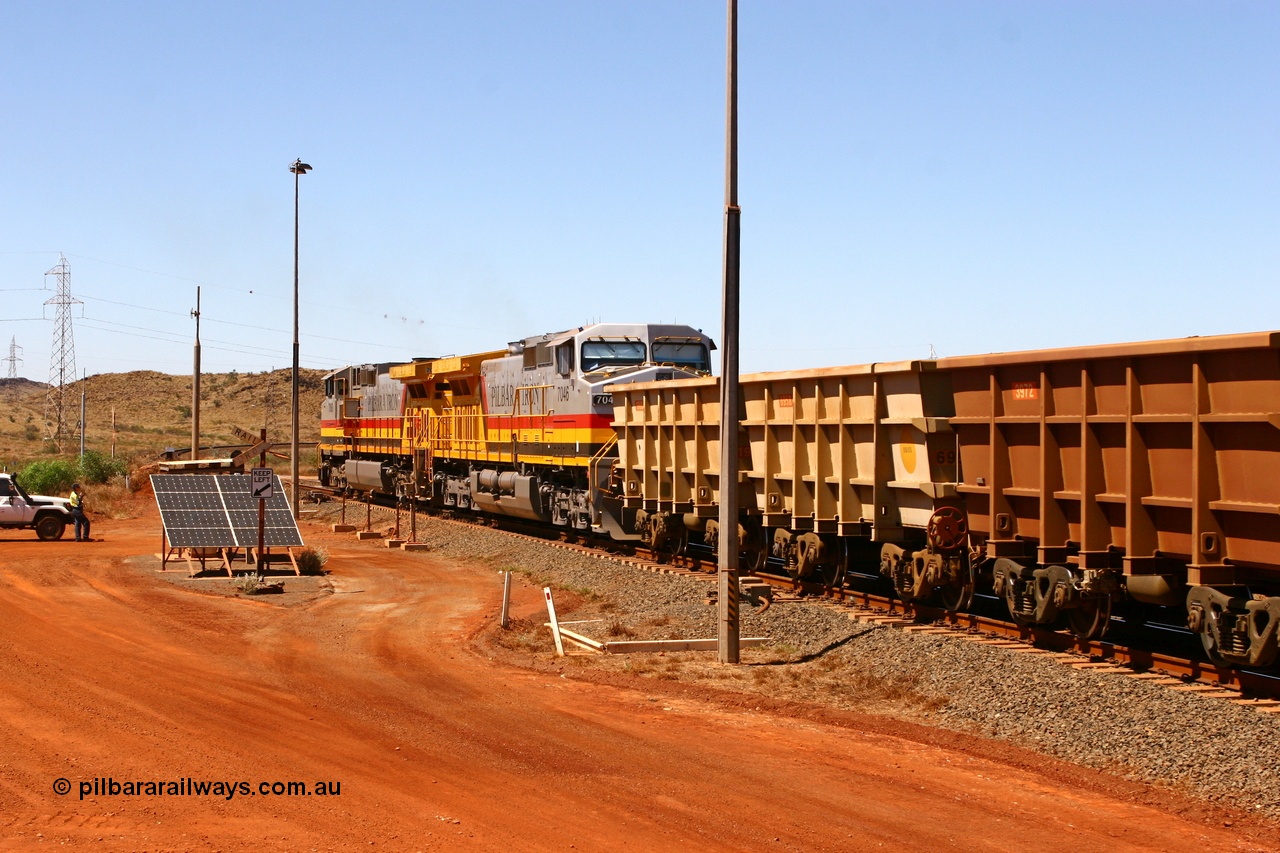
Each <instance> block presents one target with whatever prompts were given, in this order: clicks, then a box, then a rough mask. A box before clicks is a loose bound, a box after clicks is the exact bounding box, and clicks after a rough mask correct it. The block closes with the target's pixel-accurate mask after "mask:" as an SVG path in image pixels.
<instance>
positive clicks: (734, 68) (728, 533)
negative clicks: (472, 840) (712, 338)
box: [717, 0, 742, 663]
mask: <svg viewBox="0 0 1280 853" xmlns="http://www.w3.org/2000/svg"><path fill="white" fill-rule="evenodd" d="M728 3H729V9H728V19H729V21H728V24H729V26H728V30H729V32H728V61H727V63H726V69H725V77H726V86H725V89H726V92H725V174H724V196H725V201H724V288H723V297H722V298H723V309H722V310H723V317H722V320H723V326H722V328H721V331H720V519H719V521H720V531H719V551H720V553H719V566H718V568H719V578H718V579H719V582H720V588H719V595H718V597H717V600H718V601H719V611H720V613H719V622H720V631H719V638H718V639H719V643H718V645H719V652H720V662H721V663H738V646H739V642H738V641H739V637H740V636H741V634H740V630H739V619H738V548H739V545H738V409H739V406H740V404H739V398H740V394H739V390H738V248H739V243H740V218H741V214H742V211H741V209H739V207H738V0H728Z"/></svg>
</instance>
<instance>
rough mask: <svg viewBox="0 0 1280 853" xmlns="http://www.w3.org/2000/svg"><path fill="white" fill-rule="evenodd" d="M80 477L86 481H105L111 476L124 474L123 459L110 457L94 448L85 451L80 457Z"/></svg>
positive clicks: (94, 482)
mask: <svg viewBox="0 0 1280 853" xmlns="http://www.w3.org/2000/svg"><path fill="white" fill-rule="evenodd" d="M79 468H80V479H81V480H83V481H84V482H86V483H93V484H98V483H105V482H107V481H108V480H110V479H111V478H112V477H121V476H124V473H125V471H126V470H127V469H126V466H125V464H124V460H123V459H112V458H111V457H110V456H104V455H103V454H101V453H99V452H98V451H96V450H87V451H85V454H84V456H81V457H80V464H79Z"/></svg>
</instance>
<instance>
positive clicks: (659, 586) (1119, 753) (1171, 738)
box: [321, 507, 1280, 819]
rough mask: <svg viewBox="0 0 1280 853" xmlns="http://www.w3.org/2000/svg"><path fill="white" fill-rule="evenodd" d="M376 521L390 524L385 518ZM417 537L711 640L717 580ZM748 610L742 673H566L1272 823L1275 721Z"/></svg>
mask: <svg viewBox="0 0 1280 853" xmlns="http://www.w3.org/2000/svg"><path fill="white" fill-rule="evenodd" d="M326 510H328V507H326V508H325V509H324V510H322V511H321V514H322V515H327V514H328V512H327V511H326ZM374 512H375V519H377V518H381V519H382V521H381V526H385V525H386V523H387V522H388V521H389V517H390V513H389V512H388V511H385V510H379V509H375V511H374ZM375 526H379V524H377V523H375ZM402 526H403V527H405V528H406V529H407V522H406V523H405V524H404V525H402ZM418 531H419V535H418V541H420V542H425V543H427V544H428V546H429V550H430V552H431V553H433V554H434V555H436V556H439V557H447V558H451V559H465V560H472V561H479V562H481V563H484V564H487V565H489V566H492V567H493V568H494V569H496V570H499V571H503V570H505V571H512V572H516V573H518V574H519V575H522V576H524V577H525V578H527V579H528V580H529V582H531V583H534V584H537V585H539V586H545V585H550V586H552V587H553V589H554V590H555V595H556V597H557V602H561V601H563V602H564V604H566V605H568V606H569V607H570V608H571V612H567V611H566V610H561V612H560V613H559V616H560V618H561V619H562V620H569V621H573V622H575V623H576V624H574V625H573V626H572V627H573V629H574V630H575V631H578V632H579V633H582V634H585V635H587V636H589V637H591V638H592V639H595V640H599V641H611V640H633V639H692V638H711V637H715V636H716V608H715V606H714V605H713V604H708V603H707V602H708V598H709V597H710V596H712V595H714V590H715V582H714V578H713V577H712V576H711V575H705V576H704V577H691V576H689V575H687V574H674V573H673V574H660V573H657V572H654V571H652V570H647V569H643V568H637V567H635V566H633V565H628V564H627V563H626V562H625V561H623V560H618V559H612V558H608V557H596V556H592V555H587V554H583V553H581V552H578V551H575V550H570V549H565V548H562V547H556V545H555V544H554V543H543V542H537V541H533V540H528V539H524V538H522V537H517V536H513V535H511V534H508V533H504V532H501V531H497V530H492V529H488V528H483V527H478V526H472V525H468V524H462V523H458V522H452V521H447V520H442V519H437V518H428V517H426V516H422V515H420V516H419V518H418ZM371 547H373V546H372V544H371ZM496 583H498V581H497V579H496V576H495V584H496ZM742 614H743V619H742V636H743V637H768V638H770V642H769V643H768V644H766V645H765V646H763V647H762V648H760V649H743V651H742V663H743V664H744V665H743V666H740V667H723V666H718V665H716V664H715V663H714V657H715V656H714V653H695V652H684V653H670V652H669V653H665V654H629V655H601V656H587V657H575V658H573V659H572V665H577V666H590V667H612V668H615V669H619V670H628V671H631V672H635V673H638V674H640V675H644V676H649V677H657V678H668V679H675V680H682V681H695V680H701V681H704V682H710V683H713V684H714V685H715V686H717V687H722V688H725V689H733V690H744V691H759V692H765V693H768V694H769V695H772V696H775V697H780V698H787V699H794V700H798V701H808V702H815V703H821V704H826V705H829V706H832V707H838V708H845V709H856V710H861V711H868V712H873V713H880V714H887V715H891V716H897V717H900V718H903V719H910V720H912V721H914V722H924V723H928V724H931V725H936V726H941V727H946V728H952V729H955V730H957V731H962V732H966V733H971V734H979V735H983V736H988V737H993V738H999V739H1003V740H1007V741H1010V742H1013V743H1016V744H1018V745H1021V746H1025V747H1030V748H1032V749H1035V750H1038V751H1041V752H1043V753H1046V754H1048V755H1051V756H1054V757H1057V758H1060V759H1063V760H1066V761H1070V762H1074V763H1077V764H1080V765H1084V766H1087V767H1091V768H1097V769H1100V770H1104V771H1108V772H1112V773H1115V774H1118V775H1121V776H1123V777H1126V778H1130V779H1136V780H1141V781H1144V782H1149V783H1155V784H1157V785H1169V786H1171V787H1173V788H1175V789H1177V790H1179V791H1181V792H1184V793H1189V794H1192V795H1195V796H1198V797H1201V798H1204V799H1207V800H1210V801H1215V802H1217V803H1220V804H1222V805H1225V806H1229V807H1232V808H1237V809H1241V810H1249V811H1253V812H1254V813H1257V814H1260V815H1264V816H1266V817H1268V818H1271V819H1280V761H1277V752H1276V750H1277V746H1276V744H1277V743H1280V715H1277V714H1264V713H1260V712H1258V711H1256V710H1253V709H1251V708H1246V707H1242V706H1238V705H1234V704H1232V703H1230V702H1228V701H1226V700H1224V699H1222V698H1214V697H1205V696H1199V695H1196V694H1194V693H1184V692H1178V691H1175V690H1172V689H1170V687H1169V686H1167V685H1159V684H1151V683H1148V682H1147V681H1144V680H1140V679H1136V678H1133V677H1131V676H1129V675H1125V674H1121V673H1106V672H1097V671H1092V670H1087V669H1073V668H1071V667H1070V666H1067V665H1065V664H1063V663H1060V662H1058V661H1056V660H1053V659H1052V658H1050V657H1049V656H1046V655H1036V654H1027V653H1024V652H1018V651H1014V650H1010V649H1007V648H1000V647H994V646H990V645H984V644H981V643H976V642H973V641H972V640H969V639H966V638H964V637H960V636H946V635H940V634H928V633H918V632H906V631H903V630H901V629H899V628H895V627H886V626H883V625H878V624H874V623H868V622H863V621H857V620H852V619H850V618H849V613H848V611H846V610H844V609H842V608H837V607H834V606H830V605H825V606H824V605H820V604H817V603H812V602H807V601H803V600H802V601H795V602H792V601H779V602H776V603H774V604H773V605H772V606H771V607H769V608H767V609H766V610H764V611H763V612H757V611H756V610H755V609H754V608H752V607H750V606H747V605H746V604H745V603H744V605H743V608H742ZM583 620H590V621H583ZM521 627H523V632H524V636H523V640H524V641H525V642H526V644H527V645H525V646H524V648H527V649H529V650H531V651H534V652H535V653H537V654H544V655H550V654H553V653H554V650H553V646H552V643H551V638H550V633H549V631H548V630H547V629H546V628H545V627H543V626H542V624H541V623H535V624H527V625H524V626H517V629H519V628H521Z"/></svg>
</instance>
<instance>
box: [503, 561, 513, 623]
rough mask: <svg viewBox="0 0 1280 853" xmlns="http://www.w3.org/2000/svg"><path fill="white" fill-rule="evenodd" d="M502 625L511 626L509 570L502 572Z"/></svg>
mask: <svg viewBox="0 0 1280 853" xmlns="http://www.w3.org/2000/svg"><path fill="white" fill-rule="evenodd" d="M501 624H502V627H503V628H510V627H511V572H503V573H502V622H501Z"/></svg>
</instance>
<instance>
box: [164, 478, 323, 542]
mask: <svg viewBox="0 0 1280 853" xmlns="http://www.w3.org/2000/svg"><path fill="white" fill-rule="evenodd" d="M272 477H273V479H274V481H275V482H274V485H275V495H274V496H273V497H271V498H270V499H268V500H267V501H266V507H265V509H266V512H265V513H264V531H263V540H264V542H263V544H264V546H265V547H268V548H301V547H303V544H304V543H303V541H302V533H301V532H300V531H299V530H298V525H297V522H296V521H294V518H293V510H292V509H291V508H290V506H289V499H288V496H287V495H286V493H285V490H284V487H283V486H281V484H280V478H279V477H278V476H276V475H274V474H273V475H272ZM251 484H252V477H251V476H250V475H248V474H152V475H151V487H152V490H153V491H154V493H155V496H156V505H157V506H158V507H159V509H160V521H161V523H162V524H163V525H164V531H165V536H166V538H167V539H168V542H169V544H170V545H171V546H173V547H175V548H256V547H257V545H258V504H259V501H260V500H261V499H260V498H255V497H253V495H252V494H251V493H250V491H249V490H250V488H251V487H252V486H251Z"/></svg>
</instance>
